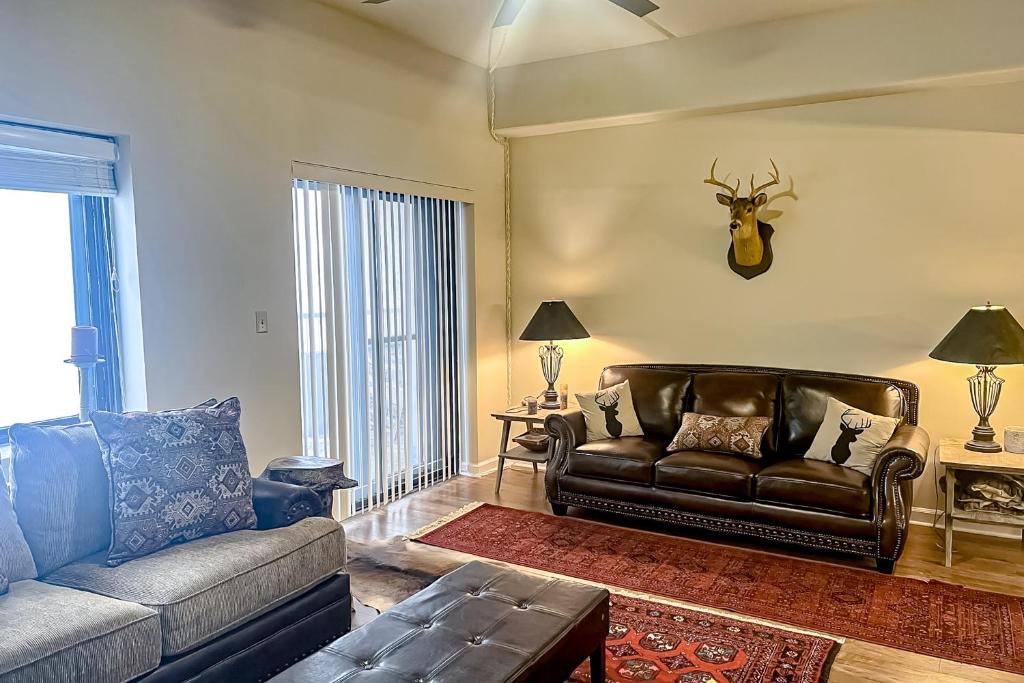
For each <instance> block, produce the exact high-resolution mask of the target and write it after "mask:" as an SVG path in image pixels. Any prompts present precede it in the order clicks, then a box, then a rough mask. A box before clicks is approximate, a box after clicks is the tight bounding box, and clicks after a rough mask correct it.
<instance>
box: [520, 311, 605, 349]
mask: <svg viewBox="0 0 1024 683" xmlns="http://www.w3.org/2000/svg"><path fill="white" fill-rule="evenodd" d="M589 336H590V333H589V332H587V328H585V327H583V325H582V324H581V323H580V321H579V320H577V319H576V316H575V315H573V312H572V311H571V310H569V307H568V306H567V305H566V304H565V302H564V301H542V302H541V304H540V306H538V307H537V312H536V313H534V314H533V317H532V318H530V322H529V323H528V324H527V325H526V329H525V330H523V333H522V334H521V335H519V338H520V339H521V340H522V341H555V340H556V339H586V338H587V337H589Z"/></svg>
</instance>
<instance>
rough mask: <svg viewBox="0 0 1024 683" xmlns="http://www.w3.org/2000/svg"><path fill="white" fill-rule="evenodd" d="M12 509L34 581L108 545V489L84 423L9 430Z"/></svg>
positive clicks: (92, 437) (92, 436) (95, 445)
mask: <svg viewBox="0 0 1024 683" xmlns="http://www.w3.org/2000/svg"><path fill="white" fill-rule="evenodd" d="M10 434H11V451H12V456H11V474H12V477H11V480H12V486H11V488H12V496H11V497H12V499H13V501H14V510H15V512H16V513H17V514H18V523H19V524H20V525H21V530H22V531H23V532H24V533H25V540H26V541H27V542H28V545H29V547H30V548H31V549H32V556H33V557H34V558H35V560H36V568H37V569H38V570H39V574H40V576H46V575H47V574H49V573H50V572H52V571H54V570H55V569H57V568H59V567H63V566H64V565H66V564H68V563H69V562H74V561H75V560H79V559H81V558H83V557H86V556H88V555H92V554H93V553H97V552H100V551H101V550H105V549H106V548H107V546H109V545H110V503H109V501H108V500H107V495H108V492H109V489H110V484H109V483H108V482H107V472H106V470H105V469H104V467H103V455H102V454H101V453H100V444H99V442H98V441H97V440H96V432H95V431H93V428H92V425H90V424H77V425H70V426H67V427H37V426H35V425H26V424H19V425H12V426H11V431H10Z"/></svg>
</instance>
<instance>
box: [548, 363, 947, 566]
mask: <svg viewBox="0 0 1024 683" xmlns="http://www.w3.org/2000/svg"><path fill="white" fill-rule="evenodd" d="M627 379H628V380H629V384H630V389H631V391H632V394H633V403H634V404H635V407H636V412H637V416H638V417H639V419H640V424H641V426H642V427H643V430H644V436H642V437H623V438H620V439H611V440H607V441H594V442H590V443H588V442H587V436H586V435H587V430H586V426H585V424H584V420H583V414H582V413H581V412H580V411H578V410H577V411H572V412H565V413H556V414H552V415H549V416H548V418H547V419H546V420H545V428H546V429H547V431H548V433H549V434H550V435H551V436H552V439H551V459H550V461H549V462H548V466H547V474H546V475H545V487H546V490H547V496H548V500H549V501H550V503H551V508H552V510H553V511H554V512H555V514H564V513H565V511H566V508H567V506H570V505H571V506H575V507H581V508H589V509H593V510H603V511H607V512H613V513H618V514H621V515H628V516H631V517H637V518H641V519H646V520H657V521H663V522H670V523H674V524H679V525H683V526H687V527H695V528H699V529H703V530H709V531H721V532H728V533H731V534H740V535H743V536H749V537H756V538H759V539H764V540H768V541H776V542H783V543H792V544H797V545H801V546H808V547H811V548H818V549H823V550H829V551H836V552H841V553H848V554H854V555H866V556H869V557H873V558H875V559H876V561H877V565H878V568H879V570H881V571H884V572H891V571H892V569H893V565H894V564H895V562H896V560H897V559H899V557H900V554H901V553H902V552H903V546H904V543H905V542H906V537H907V524H908V522H909V518H910V510H911V506H912V500H913V489H912V480H913V479H915V478H916V477H918V476H920V475H921V473H922V472H923V471H924V465H925V461H926V459H927V454H928V434H927V433H926V432H925V431H924V430H923V429H921V428H920V427H918V426H917V405H918V390H917V387H916V386H915V385H914V384H911V383H910V382H905V381H902V380H896V379H885V378H881V377H866V376H861V375H846V374H839V373H832V372H816V371H810V370H785V369H781V368H760V367H733V366H720V365H613V366H611V367H608V368H605V370H604V372H603V373H602V374H601V381H600V386H602V387H605V386H611V385H613V384H618V383H619V382H622V381H623V380H627ZM829 396H832V397H834V398H836V399H838V400H840V401H843V402H844V403H848V404H850V405H853V406H855V407H857V408H860V409H862V410H867V411H869V412H872V413H875V414H876V415H888V416H892V417H900V418H902V419H903V423H902V424H901V425H900V427H899V428H897V430H896V432H895V433H894V434H893V436H892V438H891V439H890V440H889V443H888V444H887V445H886V446H885V448H884V449H883V451H882V454H881V455H880V456H879V458H878V460H877V461H876V462H875V465H874V470H873V472H872V475H871V476H870V477H868V476H866V475H864V474H861V473H860V472H857V471H856V470H852V469H849V468H847V467H841V466H839V465H834V464H832V463H828V462H820V461H812V460H804V459H803V454H804V453H805V452H806V451H807V448H808V447H809V446H810V444H811V441H812V440H813V438H814V435H815V433H816V432H817V430H818V427H819V426H820V424H821V421H822V419H823V418H824V415H825V404H826V401H827V399H828V397H829ZM686 411H689V412H697V413H706V414H711V415H720V416H758V415H764V416H769V417H771V418H772V426H771V427H770V428H769V430H768V433H767V434H766V435H765V441H764V443H763V444H762V451H763V457H762V459H761V460H753V459H750V458H745V457H742V456H737V455H725V454H721V453H710V452H700V451H683V452H680V453H674V454H671V455H670V454H668V453H667V452H666V450H665V448H666V446H667V444H668V442H669V441H670V440H671V439H672V437H673V436H674V435H675V433H676V431H677V430H678V429H679V424H680V421H681V419H682V414H683V412H686Z"/></svg>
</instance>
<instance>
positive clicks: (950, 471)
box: [939, 439, 1024, 567]
mask: <svg viewBox="0 0 1024 683" xmlns="http://www.w3.org/2000/svg"><path fill="white" fill-rule="evenodd" d="M939 462H940V463H942V465H943V466H945V468H946V501H945V505H944V507H943V512H944V513H945V522H946V558H945V564H946V566H947V567H951V566H953V520H954V519H962V520H966V521H970V522H975V523H981V524H1001V525H1004V526H1012V527H1017V528H1020V529H1022V537H1024V517H1021V518H1019V519H1014V518H1013V517H1011V516H1010V515H999V516H998V519H997V518H996V517H997V515H995V514H993V513H986V512H980V511H973V510H959V509H957V507H956V473H957V472H958V471H960V470H964V471H969V472H993V473H998V474H1011V475H1016V476H1020V477H1024V454H1020V453H1009V452H1007V451H1002V452H1001V453H978V452H976V451H969V450H967V449H966V448H964V441H963V440H962V439H943V440H942V441H940V442H939Z"/></svg>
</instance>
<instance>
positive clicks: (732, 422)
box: [667, 413, 772, 459]
mask: <svg viewBox="0 0 1024 683" xmlns="http://www.w3.org/2000/svg"><path fill="white" fill-rule="evenodd" d="M771 424H772V420H771V418H769V417H718V416H716V415H701V414H700V413H683V423H682V425H681V426H680V427H679V431H678V432H676V435H675V437H674V438H673V439H672V442H671V443H670V444H669V445H668V449H667V450H668V452H669V453H675V452H677V451H712V452H716V453H731V454H735V455H745V456H747V457H748V458H755V459H757V458H760V457H761V442H762V441H763V440H764V435H765V432H767V431H768V427H770V426H771Z"/></svg>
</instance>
